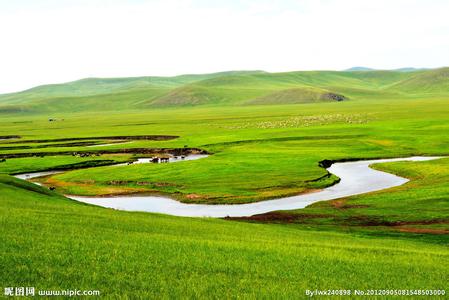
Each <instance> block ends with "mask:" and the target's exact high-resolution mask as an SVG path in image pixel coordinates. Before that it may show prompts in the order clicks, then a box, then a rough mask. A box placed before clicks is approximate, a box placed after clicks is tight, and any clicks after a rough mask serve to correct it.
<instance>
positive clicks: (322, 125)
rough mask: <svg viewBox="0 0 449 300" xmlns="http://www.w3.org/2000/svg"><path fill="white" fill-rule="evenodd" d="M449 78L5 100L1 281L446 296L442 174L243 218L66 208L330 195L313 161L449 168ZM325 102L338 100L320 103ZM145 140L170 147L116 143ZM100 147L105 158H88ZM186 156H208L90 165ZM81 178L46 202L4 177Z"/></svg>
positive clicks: (441, 73)
mask: <svg viewBox="0 0 449 300" xmlns="http://www.w3.org/2000/svg"><path fill="white" fill-rule="evenodd" d="M448 72H449V69H448V68H443V69H438V70H420V71H414V72H399V71H358V72H330V71H316V72H289V73H266V72H261V71H251V72H227V73H217V74H208V75H185V76H179V77H173V78H162V77H144V78H130V79H87V80H81V81H78V82H74V83H69V84H62V85H57V86H45V87H38V88H35V89H31V90H28V91H25V92H21V93H18V94H9V95H0V139H1V137H2V136H10V135H18V136H20V137H21V138H16V139H5V140H0V159H2V158H5V160H6V161H4V162H0V200H1V201H0V203H1V206H0V207H1V211H0V216H1V217H0V218H1V224H2V230H1V233H2V240H3V241H4V242H3V243H2V244H1V246H0V247H1V251H2V252H1V253H2V255H1V256H0V259H1V265H2V266H5V267H4V268H3V269H4V272H3V271H2V274H1V276H0V282H1V284H2V285H4V286H10V285H12V286H21V285H26V286H29V285H30V284H32V285H34V286H36V287H42V288H44V287H45V288H48V289H50V288H52V287H55V288H56V287H60V288H64V289H65V288H71V287H73V288H78V289H81V288H87V289H100V290H101V291H103V292H104V294H105V295H110V296H113V295H114V296H124V295H127V296H128V297H145V298H148V297H157V296H161V295H162V296H165V297H181V296H184V297H190V298H191V297H196V298H200V297H206V296H208V297H212V298H213V297H215V298H223V297H237V296H239V295H240V296H241V297H246V298H260V297H266V298H303V297H304V290H305V289H315V288H323V289H327V288H348V289H349V288H361V289H363V288H378V289H381V288H398V289H399V288H400V289H403V288H407V289H414V288H428V289H430V288H439V289H442V288H447V278H448V275H449V273H448V271H447V270H449V268H448V264H447V261H448V259H447V258H448V256H449V251H448V248H447V244H448V241H449V240H448V237H449V234H448V232H449V201H448V200H449V196H448V195H449V186H448V182H449V180H448V179H449V160H448V159H440V160H435V161H429V162H413V163H412V162H398V163H389V164H381V165H376V166H375V168H377V169H381V170H385V171H388V172H390V173H395V174H399V175H401V176H404V177H407V178H409V179H411V181H410V182H409V183H407V184H405V185H403V186H400V187H396V188H393V189H389V190H387V191H379V192H376V193H370V194H367V195H360V196H354V197H349V198H345V199H338V200H335V201H325V202H319V203H315V204H313V205H311V206H309V207H307V208H305V209H303V210H296V211H288V212H276V213H271V214H267V215H262V216H256V217H253V218H243V219H238V220H211V219H194V218H177V217H170V216H163V215H157V214H148V213H130V212H121V211H114V210H110V209H102V208H98V207H93V206H89V205H85V204H81V203H77V202H75V201H70V200H68V199H66V198H64V197H63V196H61V194H62V193H74V194H81V195H102V194H121V193H128V192H129V193H131V192H146V193H157V194H166V195H169V196H171V197H173V198H176V199H179V200H180V201H184V202H196V203H209V204H214V203H248V202H254V201H260V200H263V199H271V198H277V197H283V196H287V195H295V194H299V193H304V192H309V191H311V190H316V189H320V188H323V187H326V186H329V185H331V184H333V183H335V180H336V179H337V178H335V177H334V176H330V177H326V176H325V175H326V174H327V172H326V170H325V169H323V168H321V167H319V165H318V162H319V161H321V160H324V159H332V160H341V159H367V158H388V157H407V156H412V155H440V156H447V155H448V153H449V135H448V132H449V122H448V121H449V119H448V116H449V105H448V103H449V90H448V89H447V82H448V80H447V74H448ZM329 93H332V94H337V95H343V96H344V97H345V99H344V100H343V101H333V100H332V99H328V98H325V97H324V98H323V96H322V95H324V94H329ZM49 118H52V119H55V121H52V122H49V120H48V119H49ZM144 135H164V136H166V135H168V136H177V138H173V139H169V140H144V139H132V138H130V139H125V140H120V139H117V138H114V137H120V136H122V137H123V136H144ZM96 137H98V138H96ZM108 137H110V138H108ZM77 138H78V139H77ZM79 138H86V139H84V140H79ZM61 139H63V141H61ZM67 139H68V140H67ZM70 139H72V140H70ZM120 142H123V144H122V143H120ZM102 143H105V144H109V143H117V144H116V145H109V146H97V147H91V146H94V145H99V144H102ZM191 148H195V149H202V150H205V151H207V152H208V153H210V156H209V157H207V158H203V159H200V160H195V161H184V162H179V163H175V164H141V165H129V166H128V165H127V166H100V165H101V164H112V163H119V162H126V161H130V160H133V159H135V158H136V157H140V156H151V155H152V154H151V153H152V152H151V151H154V152H155V153H157V151H162V152H163V151H168V150H170V149H171V150H173V149H191ZM143 150H146V153H141V152H142V151H143ZM72 153H89V155H88V156H86V157H80V156H77V155H72ZM14 156H23V157H16V158H14ZM89 166H91V168H82V169H78V170H72V171H67V172H65V173H62V174H58V175H54V176H51V177H47V178H44V179H42V180H40V181H41V182H45V183H47V184H48V185H51V186H55V187H56V191H55V192H52V191H49V190H48V189H46V188H41V187H38V186H36V185H32V184H31V183H26V182H24V181H20V180H17V179H14V178H12V177H11V176H9V175H11V174H17V173H21V172H29V171H43V170H51V169H55V168H63V169H67V168H69V169H70V168H77V167H89ZM93 166H95V167H93ZM323 176H324V177H323ZM112 182H114V184H112ZM139 182H148V183H150V184H148V185H144V186H142V185H139V184H138V183H139ZM254 223H257V224H254ZM260 223H263V224H260ZM404 274H410V275H409V276H404Z"/></svg>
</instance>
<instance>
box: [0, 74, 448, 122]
mask: <svg viewBox="0 0 449 300" xmlns="http://www.w3.org/2000/svg"><path fill="white" fill-rule="evenodd" d="M430 93H432V94H437V95H439V96H446V95H449V68H441V69H435V70H417V71H414V72H403V71H401V70H397V71H377V70H373V71H301V72H284V73H267V72H263V71H232V72H221V73H213V74H202V75H181V76H175V77H135V78H88V79H82V80H78V81H74V82H69V83H64V84H55V85H45V86H39V87H35V88H32V89H29V90H26V91H23V92H19V93H12V94H5V95H0V113H1V112H3V113H10V112H32V113H34V112H60V111H61V112H81V111H101V110H109V111H113V110H126V109H151V108H153V107H170V106H197V105H245V104H292V103H310V102H325V101H333V100H335V99H336V98H335V97H336V95H338V97H337V98H338V99H351V100H365V99H383V98H385V97H388V98H397V97H400V98H404V97H407V96H408V95H411V96H414V97H415V96H416V95H418V96H419V95H421V94H422V95H423V96H424V95H428V94H430ZM326 95H327V96H326ZM330 95H333V96H330ZM340 96H341V97H340Z"/></svg>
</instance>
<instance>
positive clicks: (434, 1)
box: [0, 0, 449, 93]
mask: <svg viewBox="0 0 449 300" xmlns="http://www.w3.org/2000/svg"><path fill="white" fill-rule="evenodd" d="M448 13H449V1H447V0H297V1H293V0H284V1H276V0H267V1H266V0H259V1H245V0H241V1H236V0H227V1H226V0H224V1H213V0H209V1H207V0H127V1H124V0H123V1H120V0H89V1H88V0H14V1H12V0H0V93H7V92H14V91H19V90H23V89H27V88H31V87H33V86H37V85H41V84H47V83H60V82H67V81H72V80H77V79H81V78H86V77H131V76H150V75H161V76H172V75H179V74H191V73H211V72H218V71H228V70H265V71H269V72H282V71H296V70H342V69H346V68H350V67H353V66H366V67H372V68H378V69H394V68H401V67H426V68H435V67H441V66H448V65H449V61H448V60H449V55H448V54H449V18H448V17H447V15H448Z"/></svg>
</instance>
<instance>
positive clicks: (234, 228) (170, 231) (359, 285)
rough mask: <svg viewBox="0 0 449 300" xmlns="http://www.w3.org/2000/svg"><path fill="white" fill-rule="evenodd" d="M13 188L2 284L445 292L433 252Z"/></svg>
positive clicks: (8, 193) (111, 290)
mask: <svg viewBox="0 0 449 300" xmlns="http://www.w3.org/2000/svg"><path fill="white" fill-rule="evenodd" d="M19 184H20V185H23V183H22V182H21V181H18V180H11V179H10V178H8V177H5V176H0V188H1V190H2V193H0V216H1V224H2V230H1V234H2V236H1V238H2V243H1V244H0V249H1V250H0V251H1V253H2V255H1V256H0V263H1V266H2V272H1V276H0V285H2V286H34V287H36V289H89V290H91V289H98V290H100V291H101V293H102V295H104V296H109V297H112V296H113V295H114V296H116V297H118V296H120V297H124V296H128V297H131V298H137V297H143V298H155V297H157V298H161V297H162V298H164V297H172V298H180V297H182V298H184V297H185V298H192V297H193V298H204V297H206V298H229V297H232V298H236V297H245V298H261V297H268V298H290V299H291V298H304V297H305V290H306V289H312V290H313V289H315V288H318V289H340V288H342V289H372V288H376V289H404V288H407V289H423V288H426V289H432V288H433V289H442V288H445V287H446V286H447V280H446V279H447V275H448V269H449V265H448V261H449V251H448V249H447V248H446V247H443V246H438V245H428V244H423V243H420V242H413V241H401V240H394V239H383V240H379V239H372V238H371V239H369V238H362V237H355V236H349V235H344V234H338V233H324V232H316V231H304V230H298V229H295V228H290V227H284V226H276V225H275V226H269V225H257V224H245V223H238V222H228V221H221V220H207V219H190V218H175V217H169V216H162V215H153V214H145V213H126V212H119V211H114V210H109V209H102V208H96V207H91V206H87V205H83V204H79V203H75V202H72V201H69V200H66V199H64V198H62V197H60V196H58V195H56V194H53V193H52V192H49V191H48V190H46V189H40V188H38V187H36V186H33V185H30V184H25V186H21V187H18V186H17V185H19ZM404 274H409V275H408V276H404Z"/></svg>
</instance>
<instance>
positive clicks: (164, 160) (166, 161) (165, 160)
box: [161, 157, 169, 163]
mask: <svg viewBox="0 0 449 300" xmlns="http://www.w3.org/2000/svg"><path fill="white" fill-rule="evenodd" d="M168 161H169V158H168V157H161V163H168Z"/></svg>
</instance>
